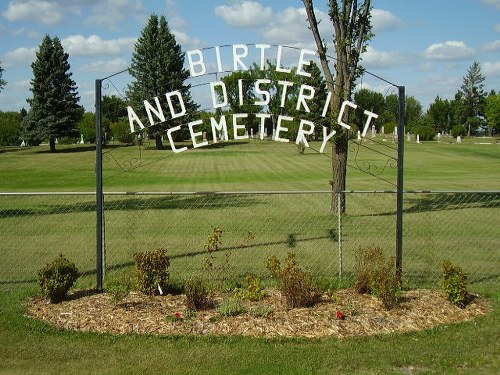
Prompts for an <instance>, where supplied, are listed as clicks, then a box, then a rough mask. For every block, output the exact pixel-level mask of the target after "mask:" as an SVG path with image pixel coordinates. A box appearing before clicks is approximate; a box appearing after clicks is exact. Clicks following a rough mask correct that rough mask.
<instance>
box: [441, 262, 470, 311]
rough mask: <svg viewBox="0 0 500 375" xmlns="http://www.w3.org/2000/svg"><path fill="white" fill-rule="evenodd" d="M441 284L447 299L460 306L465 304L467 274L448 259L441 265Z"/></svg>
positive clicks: (462, 306)
mask: <svg viewBox="0 0 500 375" xmlns="http://www.w3.org/2000/svg"><path fill="white" fill-rule="evenodd" d="M441 286H442V287H443V291H444V293H445V295H446V298H447V299H448V301H450V302H451V303H453V304H454V305H456V306H458V307H461V308H464V307H465V306H466V305H467V297H468V295H469V293H468V291H467V275H466V274H465V272H464V271H463V270H462V269H461V268H460V267H458V266H454V265H453V264H452V263H451V262H450V261H449V260H447V261H444V262H443V263H442V265H441Z"/></svg>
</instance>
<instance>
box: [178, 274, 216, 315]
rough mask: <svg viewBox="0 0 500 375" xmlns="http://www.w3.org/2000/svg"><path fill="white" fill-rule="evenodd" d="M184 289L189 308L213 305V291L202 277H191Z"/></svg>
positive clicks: (195, 308) (202, 308) (202, 307)
mask: <svg viewBox="0 0 500 375" xmlns="http://www.w3.org/2000/svg"><path fill="white" fill-rule="evenodd" d="M184 289H185V292H186V307H187V309H188V310H204V309H208V308H210V307H213V305H214V303H213V300H212V292H211V290H210V288H209V287H208V286H207V284H206V283H205V282H204V281H203V279H201V278H200V277H196V276H195V277H192V278H190V279H189V280H188V281H187V282H186V285H185V287H184Z"/></svg>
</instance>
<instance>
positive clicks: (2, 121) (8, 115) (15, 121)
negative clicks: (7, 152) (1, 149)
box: [0, 112, 23, 146]
mask: <svg viewBox="0 0 500 375" xmlns="http://www.w3.org/2000/svg"><path fill="white" fill-rule="evenodd" d="M22 122H23V118H22V116H21V114H20V113H19V112H0V146H19V143H20V142H21V140H20V138H21V131H22Z"/></svg>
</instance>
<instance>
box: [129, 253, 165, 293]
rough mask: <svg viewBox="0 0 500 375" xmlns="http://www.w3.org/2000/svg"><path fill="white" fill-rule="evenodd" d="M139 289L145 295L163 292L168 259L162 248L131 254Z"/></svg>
mask: <svg viewBox="0 0 500 375" xmlns="http://www.w3.org/2000/svg"><path fill="white" fill-rule="evenodd" d="M133 257H134V260H135V265H136V268H137V283H138V287H139V290H140V291H141V292H143V293H145V294H147V295H154V294H157V293H159V294H163V291H165V290H166V289H167V286H168V278H169V276H170V273H169V271H168V268H169V267H170V259H169V258H168V256H167V254H166V251H165V249H164V248H159V249H156V250H154V251H145V252H143V253H135V254H134V255H133Z"/></svg>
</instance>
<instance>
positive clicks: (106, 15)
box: [86, 0, 146, 30]
mask: <svg viewBox="0 0 500 375" xmlns="http://www.w3.org/2000/svg"><path fill="white" fill-rule="evenodd" d="M92 11H93V13H94V14H93V15H92V16H90V17H88V18H87V19H86V22H87V23H89V24H91V25H96V26H104V27H107V28H109V29H112V30H114V29H117V28H118V25H120V23H121V22H122V21H124V20H125V19H126V18H128V17H130V15H132V16H133V17H135V18H137V19H142V18H143V17H144V16H145V14H146V10H145V9H144V5H143V4H142V2H141V1H138V0H103V1H100V2H97V3H96V5H95V6H94V7H93V10H92Z"/></svg>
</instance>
